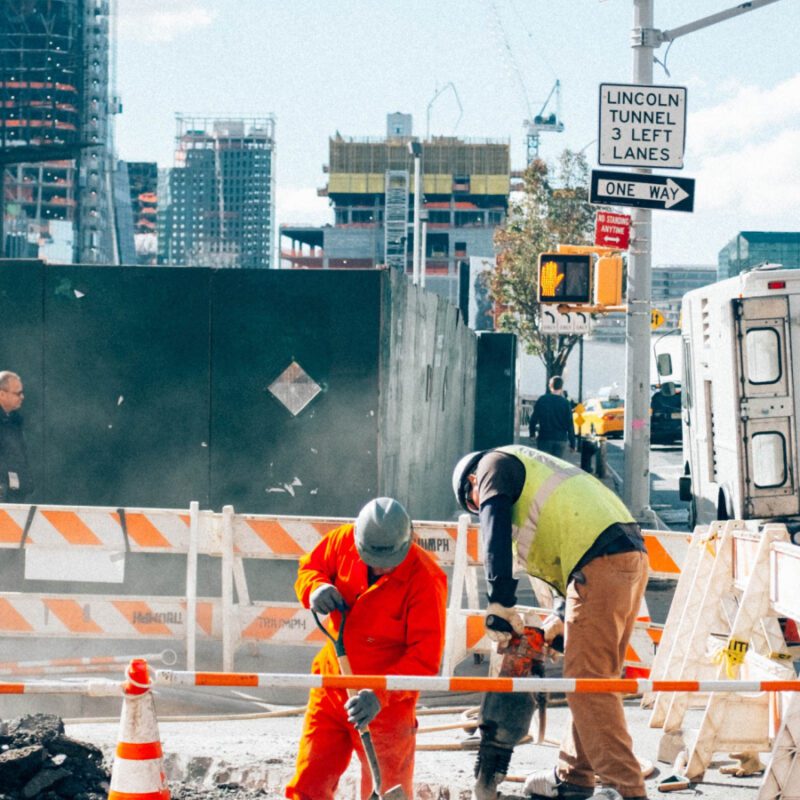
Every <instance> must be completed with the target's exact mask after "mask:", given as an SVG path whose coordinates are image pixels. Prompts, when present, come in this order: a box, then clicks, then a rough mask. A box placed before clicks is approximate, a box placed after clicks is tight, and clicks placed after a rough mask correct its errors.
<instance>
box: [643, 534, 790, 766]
mask: <svg viewBox="0 0 800 800" xmlns="http://www.w3.org/2000/svg"><path fill="white" fill-rule="evenodd" d="M787 540H788V534H787V532H786V528H785V527H784V526H782V525H767V526H766V527H765V528H764V530H763V531H762V532H760V533H755V532H753V531H751V530H748V529H747V527H746V525H745V524H744V523H742V522H737V521H728V522H716V523H713V524H712V525H711V526H710V527H709V528H708V529H707V530H705V529H698V530H697V531H696V533H695V537H694V538H693V540H692V549H693V550H694V551H695V553H694V558H690V559H689V561H690V562H691V563H693V565H694V569H693V570H692V571H691V572H689V571H686V572H684V574H683V575H682V577H681V582H680V584H679V590H678V592H677V593H676V597H675V600H674V601H673V609H671V612H670V617H669V619H668V621H667V625H666V628H665V631H664V640H663V641H662V648H663V649H662V652H666V657H665V658H664V659H663V661H662V662H661V663H660V664H659V665H658V673H659V674H654V675H653V678H654V680H658V679H660V678H663V676H664V675H669V676H670V678H672V679H675V680H698V681H703V680H707V679H710V680H713V679H716V680H725V679H734V678H736V677H738V676H739V675H740V674H741V675H742V676H744V677H745V679H765V680H778V681H788V680H792V679H794V670H793V669H792V667H791V659H790V656H789V653H788V650H787V648H786V646H785V643H784V641H783V635H782V633H781V630H780V626H779V624H778V619H777V613H776V612H775V611H774V610H773V609H772V608H771V606H770V576H771V568H770V564H771V558H772V555H771V548H772V547H773V546H774V544H775V543H778V542H785V541H787ZM797 578H798V579H800V573H798V575H797ZM667 643H668V644H669V650H668V651H667V649H666V648H667ZM662 670H663V673H662ZM654 672H655V670H654ZM693 700H695V701H700V702H701V707H703V709H704V713H703V718H702V721H701V724H700V728H699V730H698V731H697V735H696V737H695V738H694V743H693V744H692V745H691V746H688V745H687V739H688V738H691V737H687V736H686V735H685V733H684V731H683V723H684V719H685V714H686V711H687V709H688V707H689V705H690V703H691V702H692V701H693ZM778 714H779V709H778V707H777V705H776V704H775V703H774V702H773V701H772V700H771V699H770V696H769V695H768V694H767V693H765V692H756V693H754V694H750V695H747V694H745V695H742V696H740V697H737V698H736V699H735V700H732V698H731V697H730V696H729V695H727V694H723V693H711V694H709V695H701V696H698V695H692V694H690V693H687V692H660V693H658V694H657V695H656V696H655V700H654V704H653V714H652V715H651V720H650V724H651V727H661V728H663V731H664V734H663V736H662V740H661V746H660V752H659V758H660V760H663V761H668V762H671V761H673V760H674V758H675V757H676V756H677V755H678V754H679V753H680V752H681V751H682V750H685V751H686V752H687V763H686V767H685V774H686V776H687V777H688V778H690V779H694V778H698V777H700V776H702V774H703V772H704V771H705V769H706V767H707V766H708V764H709V763H710V762H711V759H712V756H713V754H714V753H715V752H719V751H726V752H727V751H748V752H749V751H753V752H763V751H764V750H767V749H769V747H770V745H771V742H772V740H773V738H774V735H775V733H776V724H777V723H776V720H777V716H778Z"/></svg>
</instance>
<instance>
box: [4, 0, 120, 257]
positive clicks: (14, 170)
mask: <svg viewBox="0 0 800 800" xmlns="http://www.w3.org/2000/svg"><path fill="white" fill-rule="evenodd" d="M109 13H110V12H109V3H108V0H4V2H2V3H0V165H2V167H3V168H4V169H3V183H4V186H3V188H4V191H3V214H2V217H3V228H4V236H3V237H2V239H3V241H2V245H3V246H2V248H0V250H1V251H2V254H5V255H13V256H25V257H41V258H48V257H52V254H53V253H58V254H59V255H58V257H59V258H63V256H64V255H65V253H66V252H67V247H68V246H71V247H72V250H73V253H72V256H71V258H70V259H69V260H75V261H80V262H83V263H114V262H115V261H117V259H118V253H117V248H116V232H115V230H114V224H113V213H114V212H113V197H112V193H113V189H112V183H113V170H112V160H111V136H110V114H111V113H112V112H113V111H114V110H115V109H116V107H117V105H118V104H117V101H116V100H115V98H112V97H111V96H110V92H109V78H108V76H109V47H110V41H109ZM52 223H58V224H52ZM70 243H71V245H70Z"/></svg>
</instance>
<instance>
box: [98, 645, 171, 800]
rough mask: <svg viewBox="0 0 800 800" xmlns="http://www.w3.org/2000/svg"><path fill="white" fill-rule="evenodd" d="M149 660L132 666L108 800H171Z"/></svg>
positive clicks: (130, 666) (126, 689)
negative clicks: (151, 689) (152, 691)
mask: <svg viewBox="0 0 800 800" xmlns="http://www.w3.org/2000/svg"><path fill="white" fill-rule="evenodd" d="M150 688H151V684H150V674H149V672H148V669H147V661H145V660H144V659H143V658H134V659H133V661H131V663H130V665H129V666H128V671H127V681H126V682H125V686H124V692H125V694H124V698H123V701H122V717H121V719H120V725H119V736H118V737H117V751H116V754H115V756H114V766H113V768H112V770H111V788H110V789H109V792H108V800H170V797H169V789H168V788H167V779H166V775H165V774H164V766H163V762H162V759H163V753H162V751H161V739H160V738H159V735H158V720H157V719H156V707H155V702H154V701H153V695H152V693H151V691H150Z"/></svg>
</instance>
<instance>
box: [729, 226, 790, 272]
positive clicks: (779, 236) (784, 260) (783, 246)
mask: <svg viewBox="0 0 800 800" xmlns="http://www.w3.org/2000/svg"><path fill="white" fill-rule="evenodd" d="M759 264H781V265H783V267H785V268H786V269H800V231H791V232H776V231H740V232H739V233H737V234H736V236H734V237H733V239H731V240H730V241H729V242H728V244H726V245H725V247H723V248H722V250H720V251H719V260H718V267H717V274H718V277H719V280H723V279H724V278H731V277H733V276H734V275H738V274H739V273H740V272H745V271H746V270H748V269H751V268H752V267H757V266H758V265H759Z"/></svg>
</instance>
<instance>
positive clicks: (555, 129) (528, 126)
mask: <svg viewBox="0 0 800 800" xmlns="http://www.w3.org/2000/svg"><path fill="white" fill-rule="evenodd" d="M554 97H555V107H556V110H555V111H551V112H550V113H549V114H548V113H547V106H548V105H549V104H550V101H551V100H552V99H553V98H554ZM523 125H524V126H525V130H526V131H527V134H528V136H527V141H528V157H527V159H526V161H527V163H528V164H530V163H531V162H532V161H533V160H534V159H537V158H539V136H540V135H541V134H542V133H545V132H548V131H549V132H551V133H561V132H562V131H563V130H564V123H563V122H562V120H561V81H559V80H556V82H555V83H554V84H553V88H552V89H551V90H550V94H548V95H547V99H546V100H545V101H544V103H543V104H542V107H541V109H539V113H538V114H537V115H536V116H535V117H534V118H533V119H532V120H530V119H526V120H525V121H524V122H523Z"/></svg>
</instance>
